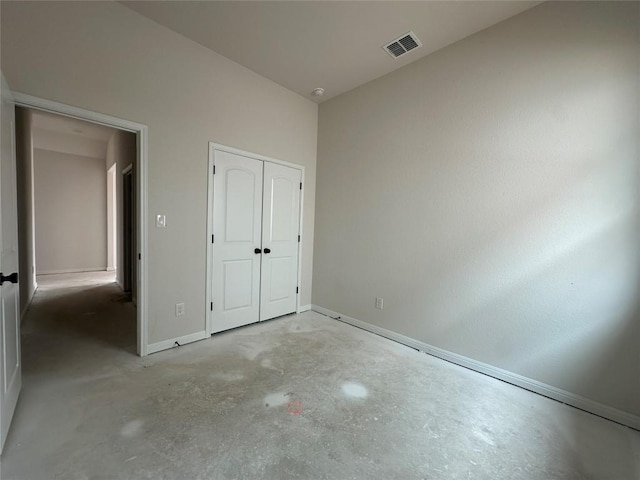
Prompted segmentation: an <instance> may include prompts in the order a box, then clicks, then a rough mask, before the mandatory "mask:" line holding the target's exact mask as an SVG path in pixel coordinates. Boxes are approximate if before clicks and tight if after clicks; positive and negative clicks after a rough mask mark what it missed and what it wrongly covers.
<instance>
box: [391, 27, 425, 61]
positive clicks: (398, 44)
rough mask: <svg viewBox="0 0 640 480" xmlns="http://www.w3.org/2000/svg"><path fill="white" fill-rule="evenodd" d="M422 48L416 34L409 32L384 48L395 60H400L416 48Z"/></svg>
mask: <svg viewBox="0 0 640 480" xmlns="http://www.w3.org/2000/svg"><path fill="white" fill-rule="evenodd" d="M421 46H422V42H421V41H420V40H419V39H418V37H416V35H415V33H413V32H408V33H405V34H404V35H402V36H400V37H398V38H396V39H395V40H393V41H391V42H389V43H387V44H386V45H385V46H384V47H382V48H384V49H385V50H386V51H387V53H388V54H389V55H391V56H392V57H393V58H398V57H400V56H402V55H404V54H405V53H408V52H410V51H411V50H413V49H414V48H418V47H421Z"/></svg>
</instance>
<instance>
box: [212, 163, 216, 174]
mask: <svg viewBox="0 0 640 480" xmlns="http://www.w3.org/2000/svg"><path fill="white" fill-rule="evenodd" d="M213 174H214V175H215V174H216V166H215V165H214V166H213Z"/></svg>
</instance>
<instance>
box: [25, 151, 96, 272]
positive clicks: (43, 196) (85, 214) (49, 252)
mask: <svg viewBox="0 0 640 480" xmlns="http://www.w3.org/2000/svg"><path fill="white" fill-rule="evenodd" d="M34 173H35V175H34V185H35V243H36V259H37V262H38V265H37V273H38V275H43V274H50V273H66V272H85V271H94V270H105V269H106V267H107V172H106V169H105V159H104V158H91V157H81V156H78V155H70V154H66V153H59V152H52V151H49V150H41V149H35V150H34Z"/></svg>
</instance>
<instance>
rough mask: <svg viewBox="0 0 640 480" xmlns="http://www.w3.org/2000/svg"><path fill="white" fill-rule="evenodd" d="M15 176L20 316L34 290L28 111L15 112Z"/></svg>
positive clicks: (31, 138)
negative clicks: (16, 183) (16, 184)
mask: <svg viewBox="0 0 640 480" xmlns="http://www.w3.org/2000/svg"><path fill="white" fill-rule="evenodd" d="M16 176H17V182H18V186H17V201H18V252H19V257H20V267H19V275H20V282H19V285H20V312H21V315H22V317H23V318H24V313H25V310H26V308H27V306H28V305H29V303H30V302H31V299H32V298H33V294H34V292H35V290H36V287H37V283H36V268H35V258H34V256H35V237H34V218H33V137H32V135H31V110H29V109H25V108H19V107H18V108H16Z"/></svg>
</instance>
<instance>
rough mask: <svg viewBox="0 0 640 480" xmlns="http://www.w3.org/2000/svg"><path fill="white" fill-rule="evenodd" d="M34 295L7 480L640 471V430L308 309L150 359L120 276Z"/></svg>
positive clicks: (609, 475)
mask: <svg viewBox="0 0 640 480" xmlns="http://www.w3.org/2000/svg"><path fill="white" fill-rule="evenodd" d="M38 280H39V288H38V291H37V293H36V296H35V298H34V301H33V304H32V305H31V309H30V311H29V314H28V316H27V319H26V320H25V323H24V326H23V337H22V338H23V359H24V365H23V372H24V386H23V391H22V393H21V397H20V400H19V402H18V408H17V411H16V415H15V418H14V421H13V426H12V429H11V431H10V433H9V437H8V440H7V444H6V447H5V452H4V454H3V456H2V466H1V469H2V473H1V478H2V479H3V480H44V479H64V480H85V479H86V480H88V479H92V480H107V479H108V480H111V479H123V480H125V479H126V480H142V479H153V480H160V479H167V480H169V479H182V478H184V479H190V480H195V479H229V480H230V479H274V480H284V479H290V478H298V479H309V480H311V479H314V480H315V479H332V480H346V479H367V480H371V479H385V480H387V479H388V480H394V479H403V480H411V479H416V480H419V479H427V478H429V479H438V480H441V479H442V480H446V479H466V478H472V479H492V480H499V479H505V480H507V479H508V480H517V479H522V480H534V479H535V480H551V479H571V480H579V479H605V478H606V479H609V480H629V479H631V478H638V474H639V472H640V458H638V452H640V432H637V431H634V430H631V429H629V428H626V427H623V426H621V425H618V424H615V423H613V422H610V421H607V420H604V419H602V418H598V417H596V416H594V415H591V414H588V413H585V412H582V411H579V410H577V409H574V408H571V407H568V406H566V405H562V404H560V403H558V402H555V401H553V400H549V399H547V398H544V397H542V396H539V395H536V394H533V393H530V392H527V391H525V390H523V389H521V388H518V387H514V386H512V385H508V384H506V383H503V382H501V381H498V380H495V379H493V378H490V377H487V376H484V375H481V374H478V373H476V372H472V371H470V370H467V369H465V368H461V367H458V366H456V365H453V364H450V363H447V362H445V361H442V360H439V359H436V358H434V357H431V356H429V355H425V354H423V353H419V352H417V351H415V350H413V349H411V348H408V347H405V346H403V345H400V344H397V343H395V342H392V341H389V340H386V339H383V338H381V337H378V336H375V335H373V334H370V333H368V332H365V331H363V330H360V329H357V328H353V327H351V326H349V325H345V324H343V323H341V322H338V321H335V320H331V319H329V318H327V317H325V316H322V315H319V314H317V313H314V312H305V313H302V314H300V315H292V316H288V317H282V318H280V319H276V320H272V321H269V322H264V323H261V324H258V325H253V326H250V327H246V328H241V329H236V330H232V331H229V332H226V333H222V334H219V335H216V336H215V337H213V338H212V339H208V340H203V341H200V342H196V343H193V344H189V345H185V346H182V347H180V348H174V349H171V350H168V351H165V352H160V353H157V354H154V355H151V356H148V357H145V358H140V357H137V356H136V355H135V353H134V352H135V315H134V312H135V310H134V308H133V306H132V304H131V303H127V302H124V301H123V300H125V298H124V297H123V294H122V293H121V291H120V289H119V288H118V287H117V286H116V285H115V284H114V283H112V282H113V276H112V275H110V274H107V273H97V274H81V275H77V274H74V275H58V276H47V277H41V278H39V279H38Z"/></svg>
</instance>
